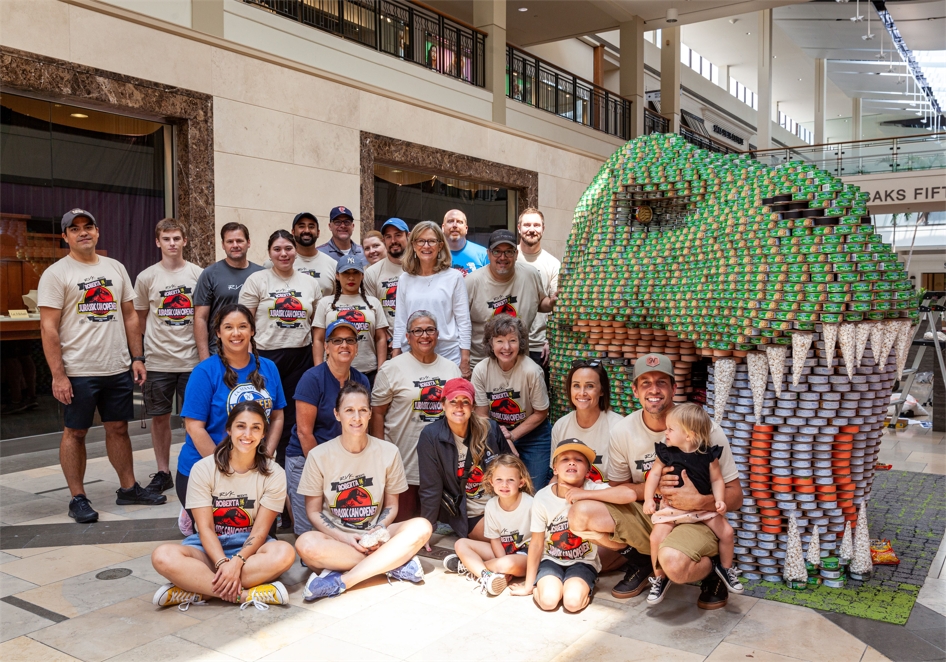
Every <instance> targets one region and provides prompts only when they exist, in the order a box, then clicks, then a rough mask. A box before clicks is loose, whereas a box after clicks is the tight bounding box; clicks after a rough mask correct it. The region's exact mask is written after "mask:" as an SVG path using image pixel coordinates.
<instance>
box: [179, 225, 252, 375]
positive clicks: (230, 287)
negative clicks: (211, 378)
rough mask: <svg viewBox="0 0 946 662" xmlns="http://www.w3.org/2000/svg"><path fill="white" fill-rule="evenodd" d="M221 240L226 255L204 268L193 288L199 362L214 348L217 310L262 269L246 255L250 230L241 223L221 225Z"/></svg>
mask: <svg viewBox="0 0 946 662" xmlns="http://www.w3.org/2000/svg"><path fill="white" fill-rule="evenodd" d="M220 240H221V242H222V243H223V251H224V252H225V253H226V254H227V256H226V257H225V258H224V259H222V260H220V261H219V262H215V263H213V264H211V265H210V266H209V267H207V268H206V269H204V271H203V273H201V274H200V278H198V279H197V287H196V288H194V304H195V306H194V338H195V340H196V341H197V354H198V355H199V356H200V360H201V361H203V360H204V359H206V358H208V357H209V356H210V355H211V353H214V352H216V350H217V339H216V338H214V337H212V334H211V333H210V327H211V325H212V324H213V321H214V316H215V315H216V314H217V311H218V310H220V309H221V308H223V307H224V306H226V305H227V304H231V303H239V301H240V290H241V289H242V288H243V283H245V282H246V279H247V278H249V276H250V275H251V274H254V273H256V272H257V271H260V270H261V269H262V268H263V267H261V266H260V265H258V264H254V263H253V262H250V261H249V260H248V259H247V258H246V254H247V251H249V250H250V231H249V230H247V229H246V226H245V225H243V224H242V223H227V224H226V225H224V226H223V227H222V228H220Z"/></svg>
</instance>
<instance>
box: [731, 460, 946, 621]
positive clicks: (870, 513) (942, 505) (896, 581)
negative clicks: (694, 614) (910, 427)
mask: <svg viewBox="0 0 946 662" xmlns="http://www.w3.org/2000/svg"><path fill="white" fill-rule="evenodd" d="M867 521H868V529H869V530H870V537H871V538H872V539H875V538H887V539H889V540H890V542H891V544H892V545H893V549H894V551H895V552H896V553H897V556H898V557H899V558H900V564H899V565H896V566H883V565H877V566H874V572H873V575H872V576H871V578H870V579H869V580H867V581H865V582H857V581H852V580H848V583H847V586H846V587H845V588H841V589H837V588H827V587H825V586H818V587H816V588H814V589H812V588H808V589H807V590H804V591H794V590H792V589H790V588H788V587H787V586H785V585H784V584H776V583H772V582H766V581H751V582H748V583H747V584H746V592H745V595H751V596H752V597H755V598H763V599H765V600H775V601H776V602H786V603H788V604H793V605H801V606H803V607H810V608H812V609H821V610H824V611H833V612H838V613H840V614H847V615H849V616H857V617H860V618H870V619H874V620H878V621H885V622H887V623H894V624H897V625H903V624H905V623H906V622H907V619H909V618H910V612H911V611H912V610H913V605H914V603H915V602H916V597H917V595H918V594H919V592H920V587H922V586H923V582H924V581H925V580H926V576H927V574H928V573H929V570H930V565H931V564H932V562H933V557H935V556H936V552H937V550H938V549H939V545H940V542H941V541H942V539H943V533H944V531H946V476H937V475H934V474H921V473H914V472H912V471H886V472H878V473H877V474H876V476H875V478H874V485H873V489H872V490H871V495H870V500H869V501H868V502H867Z"/></svg>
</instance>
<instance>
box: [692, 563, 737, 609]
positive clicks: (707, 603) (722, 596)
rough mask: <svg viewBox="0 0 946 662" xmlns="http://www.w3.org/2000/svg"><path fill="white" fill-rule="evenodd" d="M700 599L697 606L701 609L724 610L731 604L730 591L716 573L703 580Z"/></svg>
mask: <svg viewBox="0 0 946 662" xmlns="http://www.w3.org/2000/svg"><path fill="white" fill-rule="evenodd" d="M701 588H702V589H703V590H702V591H700V597H699V599H698V600H697V601H696V606H697V607H699V608H700V609H722V608H723V607H725V606H726V603H727V602H729V591H728V590H727V589H726V584H725V582H723V580H722V579H720V578H719V576H718V575H717V574H716V573H715V572H714V573H711V574H710V575H709V577H707V578H706V579H704V580H703V583H702V584H701Z"/></svg>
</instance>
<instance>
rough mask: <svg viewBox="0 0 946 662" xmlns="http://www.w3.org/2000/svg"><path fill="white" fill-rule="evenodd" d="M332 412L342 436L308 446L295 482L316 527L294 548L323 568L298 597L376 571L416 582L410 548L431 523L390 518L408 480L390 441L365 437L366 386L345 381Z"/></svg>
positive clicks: (339, 589)
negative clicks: (298, 478) (312, 446)
mask: <svg viewBox="0 0 946 662" xmlns="http://www.w3.org/2000/svg"><path fill="white" fill-rule="evenodd" d="M335 417H336V418H337V419H338V420H339V422H340V423H341V426H342V433H341V436H338V437H336V438H335V439H332V440H331V441H328V442H326V443H324V444H319V445H318V446H316V447H315V448H313V449H312V450H311V451H309V455H308V457H307V458H306V461H305V467H304V468H303V470H302V478H301V480H300V481H299V494H302V495H305V497H306V513H307V514H308V516H309V521H310V522H312V525H313V526H314V527H315V529H316V530H315V531H309V532H308V533H304V534H302V535H301V536H299V539H298V540H296V551H297V552H299V556H301V557H302V560H303V561H304V562H305V564H306V565H307V566H308V567H310V568H322V569H323V570H322V572H321V573H316V572H313V573H312V575H311V576H310V577H309V580H308V581H307V582H306V585H305V590H304V592H303V596H304V598H305V599H306V600H308V601H311V600H315V599H317V598H330V597H334V596H336V595H340V594H341V593H343V592H344V591H346V590H348V589H350V588H352V587H354V586H356V585H357V584H360V583H361V582H363V581H365V580H367V579H370V578H371V577H375V576H376V575H382V574H386V575H387V576H388V578H389V581H390V578H394V579H399V580H407V581H411V582H414V583H415V584H416V583H419V582H421V581H422V580H423V579H424V570H423V568H422V567H421V565H420V561H419V560H418V559H417V556H416V554H417V552H418V551H419V550H420V548H421V547H422V546H423V545H424V543H425V542H427V539H428V538H430V534H431V533H432V529H431V526H430V523H429V522H428V521H427V520H425V519H424V518H422V517H415V518H413V519H410V520H407V521H406V522H400V523H397V524H394V523H393V522H394V518H395V517H397V500H398V494H400V493H401V492H404V491H406V490H407V478H406V477H405V474H404V465H403V463H402V462H401V455H400V453H399V452H398V449H397V447H396V446H395V445H394V444H392V443H389V442H387V441H384V440H382V439H377V438H375V437H371V436H369V435H368V420H369V419H370V418H371V405H370V401H369V397H368V391H367V389H365V387H364V386H362V385H361V384H357V383H354V382H348V383H347V384H345V386H343V387H342V389H341V390H340V391H339V393H338V399H337V400H336V402H335ZM362 541H364V543H365V544H364V545H362Z"/></svg>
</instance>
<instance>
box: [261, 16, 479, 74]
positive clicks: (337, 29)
mask: <svg viewBox="0 0 946 662" xmlns="http://www.w3.org/2000/svg"><path fill="white" fill-rule="evenodd" d="M243 1H244V2H246V3H247V4H250V5H254V6H256V7H260V8H261V9H265V10H267V11H270V12H272V13H274V14H278V15H279V16H284V17H286V18H289V19H292V20H294V21H298V22H299V23H302V24H304V25H309V26H311V27H313V28H318V29H319V30H324V31H326V32H330V33H332V34H334V35H338V36H339V37H343V38H345V39H349V40H351V41H354V42H357V43H359V44H361V45H362V46H367V47H368V48H373V49H374V50H376V51H380V52H381V53H386V54H387V55H393V56H394V57H396V58H400V59H401V60H404V61H405V62H413V63H414V64H418V65H420V66H422V67H426V68H427V69H431V70H433V71H436V72H438V73H441V74H444V75H445V76H451V77H453V78H457V79H459V80H462V81H464V82H467V83H470V84H471V85H476V86H477V87H484V86H485V80H486V79H485V72H486V69H485V66H486V65H485V63H486V33H485V32H482V31H481V30H477V29H476V28H474V27H472V26H469V25H466V24H464V23H461V22H460V21H456V20H454V19H451V18H448V17H446V16H444V15H443V14H439V13H437V12H436V11H433V10H430V9H426V8H424V7H420V6H417V5H413V4H409V3H406V2H398V0H243Z"/></svg>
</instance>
